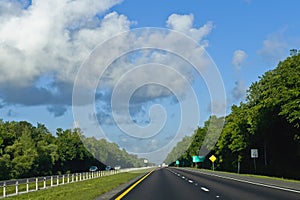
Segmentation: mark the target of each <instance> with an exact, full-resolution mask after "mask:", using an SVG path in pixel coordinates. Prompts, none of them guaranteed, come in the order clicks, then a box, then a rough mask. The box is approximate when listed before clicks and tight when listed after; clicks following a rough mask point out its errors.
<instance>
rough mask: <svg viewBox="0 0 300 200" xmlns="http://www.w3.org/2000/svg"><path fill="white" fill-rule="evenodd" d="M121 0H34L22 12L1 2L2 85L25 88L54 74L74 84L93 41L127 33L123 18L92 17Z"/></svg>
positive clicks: (0, 67) (112, 14) (95, 42)
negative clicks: (48, 74)
mask: <svg viewBox="0 0 300 200" xmlns="http://www.w3.org/2000/svg"><path fill="white" fill-rule="evenodd" d="M120 2H121V1H120V0H101V1H97V0H86V1H79V0H75V1H68V0H36V1H32V5H30V6H29V7H28V8H27V9H22V11H20V10H21V6H20V4H18V3H16V2H15V1H5V2H4V3H3V2H1V3H0V10H1V11H2V10H5V9H4V8H9V9H8V11H7V12H2V14H1V15H0V22H1V26H0V38H1V39H0V60H1V63H0V82H1V83H5V82H10V83H12V84H17V85H22V86H24V85H25V86H26V85H28V84H31V82H32V81H33V80H34V79H35V78H36V77H38V76H39V75H41V74H43V73H48V72H52V71H55V72H56V73H57V76H58V77H59V78H60V79H62V80H63V81H70V79H71V81H73V79H72V77H74V72H76V69H77V68H78V67H79V65H80V63H81V62H82V61H83V59H84V57H85V56H87V55H88V52H89V51H90V50H91V48H93V47H94V46H93V45H91V43H93V44H94V45H96V44H97V43H99V42H102V41H104V40H105V39H106V38H107V37H108V36H111V35H114V34H117V33H118V32H120V31H125V30H128V29H129V25H130V22H129V21H128V19H127V18H126V17H125V16H123V15H118V14H117V13H110V14H107V15H106V16H105V17H104V19H103V20H102V21H101V20H100V19H97V18H96V17H95V16H96V15H97V14H105V12H106V11H107V10H108V9H109V8H110V7H112V6H113V5H115V4H117V3H120ZM15 10H17V11H18V12H15ZM111 27H113V28H111ZM83 33H85V34H83ZM100 33H101V34H100ZM96 35H97V36H96ZM91 36H93V37H91ZM72 73H73V74H72ZM66 79H67V80H66ZM16 80H18V81H16Z"/></svg>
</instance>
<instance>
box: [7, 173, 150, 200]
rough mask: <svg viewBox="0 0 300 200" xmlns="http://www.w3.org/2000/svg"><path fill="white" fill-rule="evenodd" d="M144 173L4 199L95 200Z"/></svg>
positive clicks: (74, 184) (79, 183)
mask: <svg viewBox="0 0 300 200" xmlns="http://www.w3.org/2000/svg"><path fill="white" fill-rule="evenodd" d="M144 173H145V171H139V172H126V173H120V174H116V175H112V176H104V177H100V178H95V179H91V180H86V181H81V182H75V183H70V184H66V185H61V186H58V187H52V188H48V189H45V190H39V191H36V192H30V193H27V194H21V195H18V196H13V197H9V198H5V199H26V200H30V199H34V200H36V199H38V200H39V199H47V200H48V199H55V200H60V199H62V200H65V199H75V200H76V199H78V200H81V199H85V200H89V199H95V198H96V197H98V196H100V195H102V194H104V193H106V192H108V191H110V190H112V189H114V188H116V187H118V186H119V185H121V184H123V183H126V182H128V181H130V180H131V179H133V178H136V177H138V176H140V175H142V174H144Z"/></svg>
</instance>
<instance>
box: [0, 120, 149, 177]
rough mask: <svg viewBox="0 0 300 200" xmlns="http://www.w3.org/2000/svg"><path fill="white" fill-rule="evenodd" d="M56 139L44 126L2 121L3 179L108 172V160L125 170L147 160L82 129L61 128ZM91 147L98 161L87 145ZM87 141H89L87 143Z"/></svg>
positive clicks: (0, 153)
mask: <svg viewBox="0 0 300 200" xmlns="http://www.w3.org/2000/svg"><path fill="white" fill-rule="evenodd" d="M56 135H57V136H56V137H55V136H53V135H52V134H51V133H50V132H49V131H48V129H47V128H46V127H45V126H44V125H42V124H37V126H36V127H35V126H33V125H32V124H30V123H28V122H25V121H21V122H15V121H12V122H4V121H3V120H0V169H1V170H0V180H3V179H12V178H23V177H33V176H42V175H51V174H60V173H69V172H71V173H73V172H81V171H88V169H89V167H90V166H92V165H96V166H98V168H99V169H104V168H105V165H104V164H103V163H106V162H107V160H108V158H109V159H111V160H115V161H116V162H115V163H116V164H118V165H121V166H122V165H123V167H137V166H141V165H142V164H143V159H138V158H137V157H136V156H133V155H129V154H128V153H126V152H125V151H124V150H120V149H119V147H118V146H117V145H116V144H113V143H109V142H107V141H105V140H103V139H102V140H97V139H95V138H84V137H83V136H82V134H81V131H80V130H79V129H74V130H69V129H67V130H63V129H61V128H58V129H57V131H56ZM82 141H84V143H86V144H87V145H91V146H92V147H93V149H94V150H92V151H91V152H92V153H93V154H95V156H96V158H97V159H98V160H100V161H101V162H100V161H98V160H97V159H96V158H94V156H93V155H92V153H90V151H88V150H87V149H86V148H85V146H84V144H83V142H82ZM85 141H86V142H85Z"/></svg>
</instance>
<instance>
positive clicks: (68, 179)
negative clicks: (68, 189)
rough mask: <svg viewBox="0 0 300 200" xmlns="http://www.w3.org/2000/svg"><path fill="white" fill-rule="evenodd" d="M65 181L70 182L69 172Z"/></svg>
mask: <svg viewBox="0 0 300 200" xmlns="http://www.w3.org/2000/svg"><path fill="white" fill-rule="evenodd" d="M67 182H68V183H70V174H68V178H67Z"/></svg>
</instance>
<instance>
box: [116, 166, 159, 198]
mask: <svg viewBox="0 0 300 200" xmlns="http://www.w3.org/2000/svg"><path fill="white" fill-rule="evenodd" d="M153 171H154V170H152V171H151V172H149V173H148V174H146V175H145V176H143V177H142V178H141V179H140V180H138V181H137V182H135V183H134V184H133V185H132V186H130V187H129V188H128V189H127V190H125V191H124V192H123V193H122V194H120V195H119V196H118V197H117V198H116V199H115V200H120V199H122V198H123V197H124V196H125V195H126V194H128V193H129V192H130V191H131V190H132V189H133V188H134V187H136V186H137V185H138V184H139V183H140V182H142V181H143V180H144V179H145V178H147V177H148V176H149V175H150V174H151V173H152V172H153Z"/></svg>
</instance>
